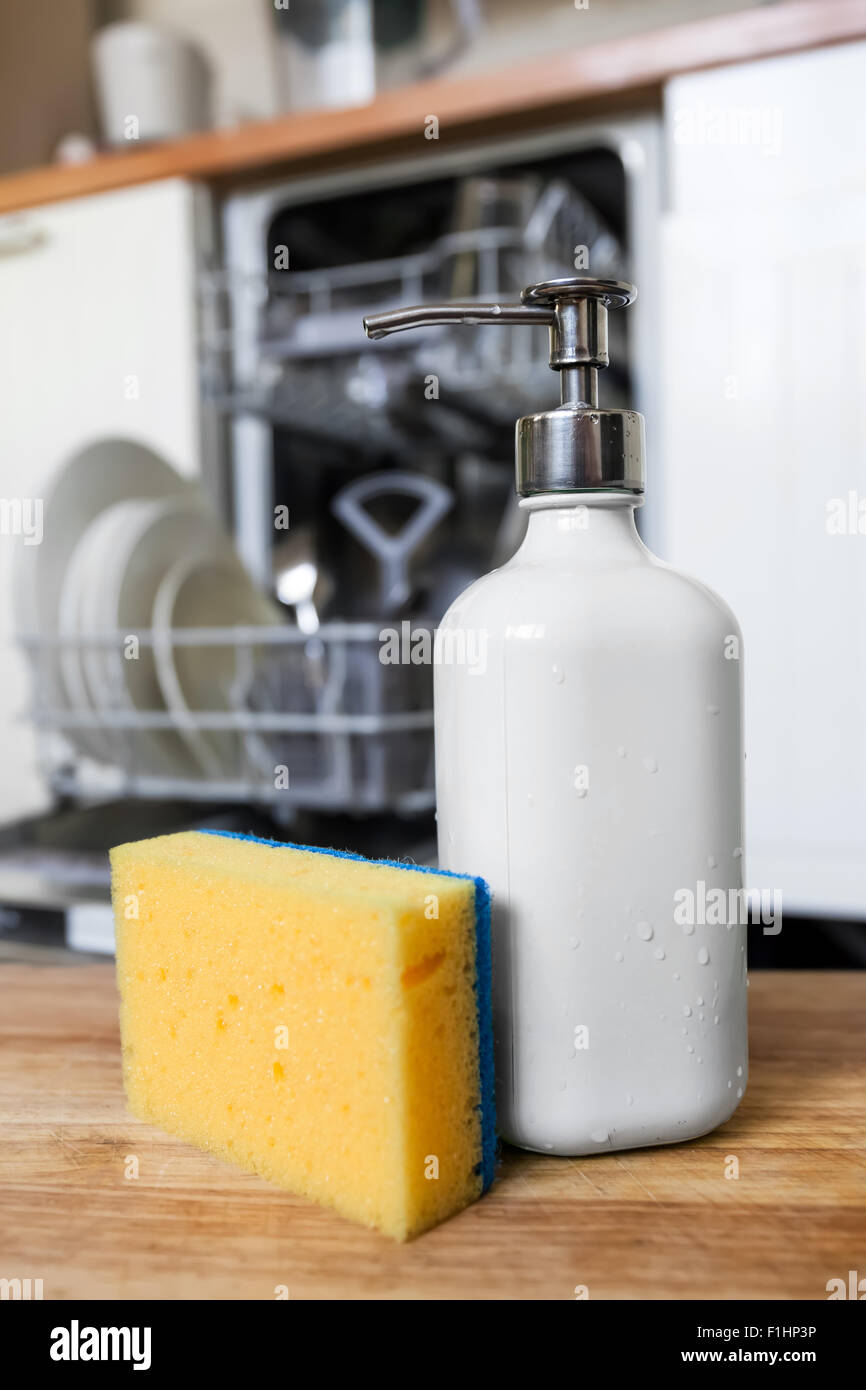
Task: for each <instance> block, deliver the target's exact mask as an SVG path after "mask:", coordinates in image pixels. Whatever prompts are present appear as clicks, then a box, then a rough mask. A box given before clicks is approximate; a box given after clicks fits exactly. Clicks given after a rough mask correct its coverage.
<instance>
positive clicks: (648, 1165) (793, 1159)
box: [0, 964, 866, 1299]
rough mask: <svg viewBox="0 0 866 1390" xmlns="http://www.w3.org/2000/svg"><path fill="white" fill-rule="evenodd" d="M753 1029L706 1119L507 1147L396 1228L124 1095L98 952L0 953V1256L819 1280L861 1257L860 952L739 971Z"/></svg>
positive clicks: (780, 1293)
mask: <svg viewBox="0 0 866 1390" xmlns="http://www.w3.org/2000/svg"><path fill="white" fill-rule="evenodd" d="M751 1029H752V1078H751V1084H750V1087H749V1091H748V1094H747V1096H746V1098H745V1100H744V1101H743V1103H742V1105H741V1107H740V1109H739V1111H738V1112H737V1114H736V1115H735V1116H734V1117H733V1119H732V1120H731V1121H729V1123H728V1124H727V1125H726V1126H725V1127H724V1128H723V1129H722V1130H719V1131H717V1132H716V1133H715V1134H711V1135H709V1136H707V1137H706V1138H705V1139H702V1140H699V1141H697V1142H695V1143H691V1144H685V1145H682V1146H675V1147H670V1148H664V1149H645V1150H641V1151H637V1152H630V1153H624V1154H607V1155H603V1156H602V1155H599V1156H597V1157H592V1158H585V1159H583V1158H581V1159H563V1158H547V1157H541V1156H538V1155H534V1154H524V1153H519V1152H518V1151H516V1150H509V1151H507V1152H506V1154H505V1156H504V1162H503V1165H502V1169H501V1175H500V1177H499V1180H498V1182H497V1183H496V1184H495V1186H494V1187H493V1189H492V1191H491V1192H490V1193H489V1194H488V1196H487V1197H485V1198H484V1199H483V1200H482V1201H481V1202H478V1203H476V1205H475V1206H473V1207H471V1208H470V1209H469V1210H468V1211H465V1212H463V1213H461V1214H460V1215H459V1216H458V1217H456V1218H454V1219H453V1220H452V1221H449V1222H446V1223H445V1225H443V1226H440V1227H439V1228H438V1229H436V1230H435V1231H431V1232H429V1233H428V1234H427V1235H425V1236H422V1237H421V1238H420V1239H419V1240H417V1241H415V1242H413V1243H412V1244H410V1245H407V1246H398V1245H395V1244H393V1243H392V1242H391V1241H389V1240H387V1239H386V1238H385V1237H383V1236H380V1235H378V1234H377V1233H376V1232H373V1231H367V1230H364V1229H362V1228H360V1227H356V1226H353V1225H351V1224H350V1223H349V1222H346V1221H343V1220H342V1219H340V1218H339V1217H337V1216H335V1215H333V1214H331V1213H330V1212H327V1211H324V1210H321V1209H319V1208H317V1207H314V1206H311V1205H309V1204H308V1203H306V1202H304V1201H303V1200H301V1199H300V1198H297V1199H296V1198H293V1197H291V1196H289V1195H288V1194H286V1193H283V1192H280V1191H278V1190H277V1189H275V1188H272V1187H269V1186H268V1185H267V1184H266V1183H264V1182H262V1181H260V1180H259V1179H257V1178H253V1177H249V1176H246V1175H245V1174H243V1173H240V1172H237V1171H235V1170H234V1169H232V1168H230V1167H229V1166H227V1165H226V1164H224V1163H221V1162H219V1161H218V1160H216V1159H212V1158H209V1157H208V1156H207V1155H205V1154H202V1153H199V1152H198V1151H197V1150H195V1149H192V1148H189V1147H187V1146H186V1145H185V1144H182V1143H181V1142H180V1141H178V1140H174V1139H171V1138H169V1137H168V1136H166V1135H164V1134H162V1133H161V1132H160V1131H158V1130H155V1129H152V1128H149V1127H148V1126H146V1125H143V1124H140V1123H139V1122H138V1121H136V1120H133V1119H131V1118H130V1117H129V1116H128V1115H127V1113H126V1110H125V1106H124V1100H123V1093H122V1089H121V1079H120V1056H119V1044H118V1031H117V1018H116V1000H115V990H114V972H113V967H112V966H111V965H103V964H98V965H89V964H87V965H65V966H57V965H45V966H40V965H32V966H31V965H19V964H14V965H7V966H3V967H0V1274H2V1275H3V1276H5V1277H15V1276H18V1277H21V1278H26V1277H30V1278H41V1279H42V1280H43V1281H44V1293H45V1298H46V1299H49V1298H52V1299H53V1298H112V1297H114V1298H167V1299H180V1298H205V1299H244V1298H249V1299H272V1298H273V1297H274V1289H275V1287H276V1286H277V1285H287V1286H288V1288H289V1290H290V1296H291V1297H292V1298H296V1299H304V1298H313V1299H318V1298H335V1299H340V1298H382V1299H387V1298H419V1299H449V1298H450V1299H571V1298H573V1296H574V1293H573V1291H574V1288H575V1286H576V1285H579V1284H585V1285H587V1286H588V1287H589V1290H590V1296H591V1297H592V1298H594V1299H606V1298H639V1299H657V1298H678V1299H679V1298H697V1299H725V1298H746V1299H752V1298H754V1299H763V1298H784V1299H788V1298H806V1299H824V1298H826V1292H825V1289H826V1283H827V1280H828V1279H831V1278H835V1277H837V1276H838V1277H841V1278H844V1279H846V1280H847V1277H848V1271H849V1270H851V1269H856V1270H859V1271H860V1274H861V1275H866V973H863V974H860V973H850V974H843V973H827V974H824V973H821V974H818V973H781V972H778V973H777V972H773V973H761V972H758V973H755V974H754V975H753V977H752V988H751ZM132 1154H134V1155H137V1157H138V1160H139V1165H140V1176H139V1178H138V1179H137V1180H136V1181H128V1180H126V1179H125V1177H124V1164H125V1161H126V1159H127V1156H128V1155H132ZM728 1155H736V1157H737V1158H738V1159H739V1163H740V1177H739V1180H738V1181H731V1180H726V1179H725V1176H724V1174H725V1164H726V1160H727V1156H728Z"/></svg>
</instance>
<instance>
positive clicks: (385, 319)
mask: <svg viewBox="0 0 866 1390" xmlns="http://www.w3.org/2000/svg"><path fill="white" fill-rule="evenodd" d="M636 295H637V290H636V289H635V287H634V285H629V284H627V283H625V282H624V281H620V280H598V279H595V278H593V277H591V276H581V275H578V276H574V277H570V278H568V279H563V280H546V281H543V282H542V283H540V284H538V285H530V286H529V288H528V289H525V290H524V291H523V293H522V294H521V296H520V298H521V301H522V303H520V304H429V305H428V304H420V305H416V306H412V307H410V308H406V309H394V310H390V311H388V312H386V313H383V314H370V315H368V317H366V318H365V319H364V331H365V332H366V334H367V337H368V338H373V339H376V338H384V337H386V336H387V335H388V334H389V333H399V332H401V331H402V330H403V329H407V328H429V327H434V326H437V325H441V324H454V323H465V324H479V325H481V324H488V323H504V324H527V325H528V326H530V327H531V326H533V325H536V324H546V325H547V326H548V327H549V328H550V365H551V367H552V368H553V369H554V370H555V371H558V372H560V373H561V377H560V390H561V399H562V404H561V405H560V407H559V409H558V410H550V411H543V412H541V413H540V414H538V415H527V416H524V417H523V418H522V419H521V420H518V422H517V490H518V492H520V493H522V494H523V495H524V496H527V495H531V494H535V493H540V492H578V491H581V490H586V491H589V490H598V489H605V490H608V489H611V490H621V491H627V492H642V491H643V488H644V443H643V439H644V423H643V417H642V416H641V415H639V414H638V413H637V411H633V410H601V409H600V408H599V404H598V373H599V369H600V368H603V367H606V366H607V365H608V361H609V358H608V352H607V311H608V309H610V308H622V307H624V306H625V305H627V304H631V303H632V301H633V300H634V299H635V297H636Z"/></svg>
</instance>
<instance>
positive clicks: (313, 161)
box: [0, 0, 866, 213]
mask: <svg viewBox="0 0 866 1390" xmlns="http://www.w3.org/2000/svg"><path fill="white" fill-rule="evenodd" d="M864 36H866V0H790V3H784V4H775V5H771V6H766V7H760V8H755V9H750V10H744V11H738V12H735V13H733V14H723V15H715V16H713V17H711V18H708V19H703V20H698V21H695V22H693V23H690V24H680V25H676V26H673V27H670V28H666V29H657V30H652V31H651V32H649V33H643V34H635V35H631V36H629V37H627V38H622V39H615V40H610V41H609V42H607V43H602V44H594V45H587V46H585V47H582V48H581V47H574V48H569V49H566V50H564V51H561V52H559V53H555V54H552V55H550V56H549V57H545V58H536V59H533V60H532V61H530V62H525V63H522V64H519V65H517V66H514V67H510V68H507V69H497V70H495V71H490V72H481V73H473V74H471V75H469V76H463V77H446V78H438V79H436V80H433V81H427V82H422V83H418V84H416V85H414V86H410V87H404V88H401V89H399V90H394V91H389V92H385V93H383V94H382V95H381V96H379V97H378V98H377V99H376V100H375V101H374V102H372V103H370V104H369V105H367V106H362V107H357V108H353V109H350V110H340V111H312V112H308V113H303V112H302V113H296V114H292V115H287V116H282V117H280V118H278V119H276V120H271V121H258V122H253V123H250V124H247V125H243V126H240V127H238V128H236V129H231V130H215V131H205V132H203V133H202V134H200V135H194V136H190V137H187V138H184V139H181V140H175V141H170V142H166V143H164V144H159V145H151V146H147V147H145V148H142V149H140V150H128V151H123V152H122V153H120V154H102V155H99V156H98V157H97V158H95V159H93V160H90V161H89V162H87V163H84V164H77V165H66V166H64V165H52V166H48V167H45V168H41V169H32V170H26V171H25V172H23V173H19V174H11V175H8V176H7V177H5V178H0V213H3V212H12V211H16V210H19V209H22V208H27V207H33V206H36V205H38V204H41V203H51V202H57V201H60V200H61V199H64V198H76V197H82V196H84V195H86V194H91V193H103V192H107V191H109V190H111V189H116V188H125V187H129V186H131V185H133V184H139V183H147V182H150V181H152V180H154V179H163V178H175V177H179V178H189V179H201V180H208V181H211V182H216V183H218V184H219V183H225V182H226V181H228V180H231V181H232V182H233V183H237V182H238V181H239V180H241V179H242V178H250V177H255V178H260V177H263V176H265V175H274V174H279V173H282V174H292V173H296V172H299V171H301V170H303V171H305V172H306V171H309V170H310V169H312V168H318V169H321V168H327V167H333V166H335V165H339V164H342V165H345V164H346V163H347V162H348V161H349V160H351V161H352V162H353V163H355V164H357V163H358V162H359V161H361V160H371V159H376V158H382V157H383V156H388V155H394V154H398V153H404V154H405V153H407V152H410V153H412V152H418V151H423V149H424V148H425V145H424V143H422V142H423V141H424V122H425V119H426V117H427V116H429V115H435V116H436V117H437V118H438V120H439V126H440V143H442V144H444V143H446V142H449V143H453V142H456V141H458V140H465V139H467V138H472V137H481V136H484V135H490V134H491V133H494V132H495V133H496V134H497V135H499V136H501V135H504V134H506V133H508V132H510V131H514V130H526V129H528V128H532V127H533V126H535V127H539V126H543V125H550V124H552V123H554V122H557V121H563V120H567V119H575V118H582V117H584V116H591V115H595V114H598V113H599V112H600V111H604V110H611V109H616V110H622V109H627V108H630V107H634V106H635V105H639V104H646V103H648V102H658V100H659V97H660V93H661V89H662V86H663V84H664V82H665V81H667V79H668V78H670V77H672V76H674V75H675V74H677V73H681V72H690V71H694V70H696V69H700V68H708V67H718V66H720V65H722V64H725V63H736V62H743V61H745V60H747V59H752V58H764V57H772V56H775V55H778V54H782V53H792V52H795V51H797V50H798V49H803V48H817V47H821V46H822V45H825V44H832V43H841V42H845V41H846V40H851V39H857V38H862V37H864Z"/></svg>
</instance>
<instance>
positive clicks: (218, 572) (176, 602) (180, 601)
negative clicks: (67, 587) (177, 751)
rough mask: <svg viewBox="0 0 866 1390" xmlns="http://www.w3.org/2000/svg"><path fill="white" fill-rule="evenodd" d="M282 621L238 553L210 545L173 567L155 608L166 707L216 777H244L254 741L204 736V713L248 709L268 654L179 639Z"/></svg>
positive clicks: (224, 734)
mask: <svg viewBox="0 0 866 1390" xmlns="http://www.w3.org/2000/svg"><path fill="white" fill-rule="evenodd" d="M281 621H282V616H281V613H280V610H279V609H278V608H277V606H276V604H273V603H271V602H270V600H269V599H267V598H266V597H265V596H264V594H262V593H260V592H259V590H257V589H256V588H255V586H254V585H253V583H252V581H251V580H250V578H249V576H248V574H247V572H246V570H244V568H243V566H242V565H241V563H240V561H239V560H238V558H237V556H236V555H235V554H234V552H233V551H231V550H228V551H227V548H226V546H225V545H223V544H221V545H219V546H205V547H202V548H201V549H200V550H198V551H197V552H196V553H190V554H189V555H186V556H185V557H184V558H183V559H180V560H178V561H177V562H176V564H174V565H173V566H172V568H171V569H170V570H169V571H168V573H167V574H166V575H165V577H164V578H163V580H162V583H161V584H160V586H159V590H158V592H157V595H156V600H155V602H154V608H153V629H154V656H155V660H156V670H157V675H158V678H159V682H160V685H161V687H162V692H163V696H164V699H165V703H166V706H167V707H168V709H170V710H171V712H172V714H173V715H174V717H175V721H176V723H177V725H178V728H179V729H180V732H181V736H182V737H183V738H184V739H185V740H186V742H187V744H188V746H189V748H190V751H191V752H192V753H193V755H194V756H195V758H196V759H197V761H198V763H199V765H200V766H201V768H202V770H203V771H204V772H205V773H206V774H207V775H208V776H210V777H216V778H236V777H241V776H243V775H244V770H245V769H244V750H245V748H246V741H244V742H242V740H241V737H240V736H239V735H238V734H236V733H233V732H231V731H229V730H227V731H223V730H203V729H201V728H199V727H198V726H197V724H196V715H197V714H199V713H201V712H202V711H210V712H212V713H229V712H232V711H235V710H237V709H239V708H242V707H243V705H244V698H245V695H246V691H247V689H248V687H249V685H250V684H251V683H252V679H253V677H254V675H255V671H256V668H257V666H258V665H259V664H260V662H261V660H262V657H263V653H264V648H263V647H257V646H256V645H255V643H254V642H249V643H246V642H245V643H238V644H231V645H223V644H219V645H209V646H197V647H189V646H186V647H185V646H183V645H181V644H176V643H175V642H174V641H173V640H172V636H173V633H175V632H176V631H178V630H180V629H184V628H208V627H263V626H264V627H274V626H277V625H279V624H280V622H281Z"/></svg>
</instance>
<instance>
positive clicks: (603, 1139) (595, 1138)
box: [589, 1129, 610, 1144]
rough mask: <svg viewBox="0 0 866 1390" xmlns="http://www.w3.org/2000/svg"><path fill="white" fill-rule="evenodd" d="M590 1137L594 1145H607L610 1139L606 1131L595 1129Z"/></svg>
mask: <svg viewBox="0 0 866 1390" xmlns="http://www.w3.org/2000/svg"><path fill="white" fill-rule="evenodd" d="M589 1137H590V1139H591V1140H592V1142H593V1143H594V1144H606V1143H607V1142H608V1140H609V1139H610V1134H609V1133H608V1131H607V1130H606V1129H594V1130H593V1131H592V1133H591V1134H590V1136H589Z"/></svg>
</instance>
